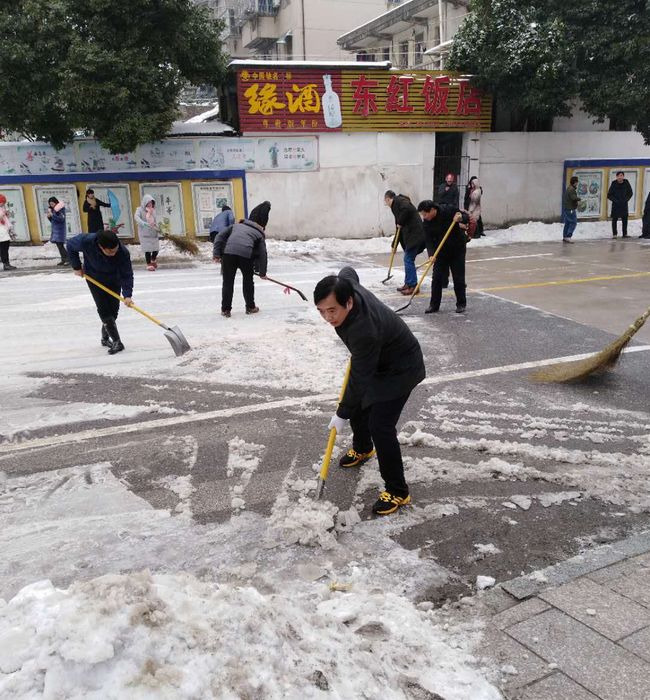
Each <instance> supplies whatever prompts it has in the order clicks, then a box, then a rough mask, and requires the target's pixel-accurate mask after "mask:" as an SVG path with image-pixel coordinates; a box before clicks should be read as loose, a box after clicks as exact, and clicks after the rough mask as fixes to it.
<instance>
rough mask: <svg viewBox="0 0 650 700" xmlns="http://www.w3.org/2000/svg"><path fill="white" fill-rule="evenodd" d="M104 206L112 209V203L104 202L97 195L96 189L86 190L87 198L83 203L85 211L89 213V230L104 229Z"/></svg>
mask: <svg viewBox="0 0 650 700" xmlns="http://www.w3.org/2000/svg"><path fill="white" fill-rule="evenodd" d="M102 207H104V208H105V209H110V208H111V205H110V204H106V202H102V200H101V199H97V197H95V190H86V199H85V200H84V203H83V211H84V212H85V213H86V214H87V215H88V232H89V233H97V231H103V230H104V217H103V216H102V209H101V208H102Z"/></svg>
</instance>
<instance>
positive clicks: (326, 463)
mask: <svg viewBox="0 0 650 700" xmlns="http://www.w3.org/2000/svg"><path fill="white" fill-rule="evenodd" d="M351 368H352V360H349V361H348V366H347V368H346V370H345V376H344V377H343V385H342V386H341V393H340V394H339V400H338V403H341V401H343V395H344V394H345V390H346V389H347V386H348V380H349V379H350V369H351ZM337 406H338V404H337ZM335 441H336V428H332V429H331V430H330V436H329V439H328V441H327V449H326V450H325V456H324V457H323V464H322V466H321V468H320V474H319V477H320V480H321V482H324V481H326V480H327V474H328V472H329V469H330V462H331V460H332V452H333V450H334V442H335Z"/></svg>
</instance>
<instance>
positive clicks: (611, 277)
mask: <svg viewBox="0 0 650 700" xmlns="http://www.w3.org/2000/svg"><path fill="white" fill-rule="evenodd" d="M648 275H650V272H634V273H633V274H630V275H606V276H604V277H583V278H581V279H570V280H554V281H552V282H530V283H528V284H510V285H505V286H503V287H482V288H481V289H472V290H471V291H473V292H500V291H503V290H505V289H531V288H533V287H560V286H562V285H564V284H583V283H584V282H602V281H604V280H624V279H630V278H631V277H647V276H648Z"/></svg>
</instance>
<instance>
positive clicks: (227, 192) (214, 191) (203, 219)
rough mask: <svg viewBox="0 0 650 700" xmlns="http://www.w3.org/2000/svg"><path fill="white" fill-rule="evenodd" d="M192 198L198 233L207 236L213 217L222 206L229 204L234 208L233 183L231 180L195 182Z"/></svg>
mask: <svg viewBox="0 0 650 700" xmlns="http://www.w3.org/2000/svg"><path fill="white" fill-rule="evenodd" d="M192 200H193V202H194V225H195V226H196V235H197V236H207V235H208V234H209V233H210V224H211V223H212V219H214V217H215V216H216V215H217V214H218V213H219V212H220V211H221V207H223V206H224V205H228V206H229V207H230V208H231V209H232V208H233V197H232V185H231V184H230V183H229V182H219V183H214V182H196V183H194V182H193V183H192Z"/></svg>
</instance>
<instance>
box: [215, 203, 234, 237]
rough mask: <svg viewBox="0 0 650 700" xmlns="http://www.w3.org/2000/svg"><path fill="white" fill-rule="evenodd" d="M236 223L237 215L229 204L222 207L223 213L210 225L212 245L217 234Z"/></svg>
mask: <svg viewBox="0 0 650 700" xmlns="http://www.w3.org/2000/svg"><path fill="white" fill-rule="evenodd" d="M234 223H235V215H234V214H233V213H232V209H231V208H230V207H229V206H228V205H227V204H224V205H223V206H222V207H221V211H220V212H219V213H218V214H217V215H216V216H215V217H214V219H212V223H211V224H210V243H213V244H214V239H215V238H216V236H217V234H218V233H219V232H221V231H223V230H224V229H225V228H228V226H232V225H233V224H234Z"/></svg>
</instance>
